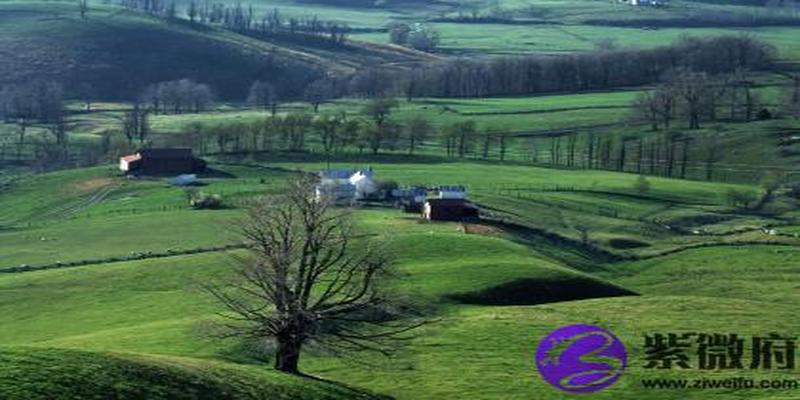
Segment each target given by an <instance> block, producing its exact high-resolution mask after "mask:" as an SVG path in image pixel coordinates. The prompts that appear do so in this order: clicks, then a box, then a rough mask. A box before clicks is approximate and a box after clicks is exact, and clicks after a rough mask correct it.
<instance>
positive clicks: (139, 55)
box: [0, 2, 422, 99]
mask: <svg viewBox="0 0 800 400" xmlns="http://www.w3.org/2000/svg"><path fill="white" fill-rule="evenodd" d="M0 29H2V31H3V34H2V36H0V86H1V85H4V84H11V83H18V82H25V81H29V80H31V79H47V80H54V81H59V82H61V83H62V84H64V86H65V88H66V89H67V92H68V94H71V95H75V94H76V93H77V92H78V88H80V87H81V86H85V85H84V84H87V83H88V84H90V85H91V87H92V92H93V97H97V98H104V99H127V98H130V97H131V96H134V95H136V94H138V93H139V92H140V91H141V90H142V89H143V88H144V87H145V86H146V85H148V84H150V83H154V82H161V81H168V80H175V79H181V78H190V79H193V80H195V81H198V82H203V83H209V84H211V85H212V87H213V88H214V89H215V90H216V92H217V94H218V95H219V96H220V97H222V98H224V99H242V98H244V96H245V94H246V91H247V88H248V87H249V85H250V84H251V83H252V82H253V81H255V80H266V81H271V82H273V83H274V84H275V85H276V86H277V87H278V90H279V92H280V93H282V95H283V96H291V95H296V94H298V93H299V92H300V91H301V90H302V88H303V86H304V85H305V84H306V83H308V82H310V81H313V80H315V79H317V78H319V77H321V76H323V74H326V73H331V72H350V71H352V70H353V69H354V68H356V67H360V66H362V65H375V64H380V63H403V62H413V61H416V60H418V59H420V57H422V55H421V54H417V53H414V52H411V51H405V50H402V49H397V48H395V47H392V46H375V45H368V46H367V45H364V44H361V43H360V42H352V44H350V45H348V46H343V47H341V48H336V49H321V48H313V47H311V46H305V45H303V44H297V43H290V44H282V43H277V42H276V43H269V42H265V41H261V40H256V39H253V38H248V37H244V36H241V35H238V34H234V33H231V32H228V31H224V30H221V29H216V28H209V27H204V26H198V25H190V24H189V23H188V22H173V23H168V22H165V21H163V20H159V19H155V18H152V17H149V16H146V15H144V14H140V13H137V12H134V11H128V10H124V9H121V8H117V7H108V6H103V7H101V6H93V8H92V9H91V10H90V12H89V14H88V17H87V18H86V19H81V18H80V15H79V13H78V10H77V6H75V5H73V4H71V3H20V2H8V3H0ZM376 47H380V48H376Z"/></svg>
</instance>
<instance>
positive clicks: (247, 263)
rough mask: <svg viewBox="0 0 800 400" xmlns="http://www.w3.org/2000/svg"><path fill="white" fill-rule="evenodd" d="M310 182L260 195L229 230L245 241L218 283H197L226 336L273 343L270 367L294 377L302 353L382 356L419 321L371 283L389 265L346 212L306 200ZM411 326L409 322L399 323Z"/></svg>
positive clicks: (300, 181)
mask: <svg viewBox="0 0 800 400" xmlns="http://www.w3.org/2000/svg"><path fill="white" fill-rule="evenodd" d="M313 183H314V182H313V180H312V179H311V178H301V179H298V180H296V181H292V182H290V186H289V188H288V190H287V191H286V194H285V195H282V196H280V198H262V199H260V200H257V201H256V202H255V203H254V204H253V205H252V206H251V207H250V208H249V210H248V213H247V216H246V218H243V219H241V220H239V221H238V223H236V224H235V226H234V229H235V230H236V231H237V232H238V233H240V234H241V235H242V237H243V238H244V239H245V241H246V243H247V244H248V245H249V249H250V251H249V255H248V256H246V257H242V258H240V259H238V260H237V261H238V262H237V263H236V267H235V272H236V274H235V277H234V278H233V279H232V280H231V281H230V282H228V283H227V284H214V285H208V286H206V287H205V288H206V290H207V291H208V292H209V293H210V294H211V295H212V296H213V298H215V299H216V300H218V301H219V302H220V303H221V304H222V305H223V306H224V308H225V310H226V312H225V313H222V314H221V315H222V316H223V317H225V318H226V319H227V322H226V324H225V325H226V327H227V328H228V329H229V330H228V331H227V332H228V334H229V335H232V336H238V337H244V338H248V339H252V340H256V341H261V342H270V343H274V345H275V347H276V352H275V364H274V366H275V368H276V369H278V370H280V371H284V372H289V373H299V365H298V364H299V361H300V355H301V351H302V349H303V347H304V346H305V345H307V344H308V343H310V342H312V341H313V343H315V344H320V345H325V346H329V347H330V348H331V349H334V350H340V351H342V350H344V351H346V350H375V351H379V352H381V353H384V354H388V353H390V352H391V351H392V350H393V349H394V347H395V346H396V345H397V340H401V339H403V338H407V335H404V333H406V332H408V331H410V330H411V329H413V328H415V327H417V326H419V325H421V324H422V323H424V321H420V320H418V319H399V318H398V316H400V315H401V314H402V315H407V314H404V312H400V311H399V309H401V308H402V309H406V307H397V304H396V302H393V301H392V300H391V297H392V296H390V295H389V294H388V293H387V292H386V291H385V289H383V288H384V286H382V285H380V284H379V282H380V281H381V279H382V278H384V277H386V276H387V274H388V272H389V266H390V262H389V259H388V258H387V256H386V255H385V254H384V253H383V252H382V250H381V249H380V247H374V246H372V245H371V244H370V243H367V241H366V238H362V237H358V236H357V235H356V234H355V233H354V231H353V229H352V228H351V226H352V225H351V224H350V222H349V221H350V218H349V214H348V212H347V211H343V210H341V209H335V208H333V207H332V206H331V203H329V202H327V201H325V200H324V199H323V200H322V201H318V199H316V198H315V197H314V196H313V195H312V188H313ZM409 321H413V322H409Z"/></svg>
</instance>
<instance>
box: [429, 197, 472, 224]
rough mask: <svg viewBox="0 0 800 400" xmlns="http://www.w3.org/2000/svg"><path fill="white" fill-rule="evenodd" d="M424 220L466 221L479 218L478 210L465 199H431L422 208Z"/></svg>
mask: <svg viewBox="0 0 800 400" xmlns="http://www.w3.org/2000/svg"><path fill="white" fill-rule="evenodd" d="M422 218H425V219H427V220H431V221H464V220H474V219H477V218H478V209H477V208H476V207H475V206H474V205H472V203H470V202H468V201H466V200H464V199H430V200H428V201H426V202H425V206H424V207H422Z"/></svg>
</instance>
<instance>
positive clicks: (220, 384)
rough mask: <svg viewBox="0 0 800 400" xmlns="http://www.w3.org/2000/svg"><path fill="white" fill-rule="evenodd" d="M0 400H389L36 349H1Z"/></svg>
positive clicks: (137, 358)
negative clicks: (0, 399) (111, 399)
mask: <svg viewBox="0 0 800 400" xmlns="http://www.w3.org/2000/svg"><path fill="white" fill-rule="evenodd" d="M0 398H3V399H27V400H68V399H98V400H99V399H110V398H114V399H149V400H172V399H187V400H189V399H208V400H223V399H231V400H233V399H251V400H289V399H292V400H294V399H297V400H339V399H341V400H351V399H364V400H367V399H386V397H384V396H378V395H373V394H370V393H366V392H361V391H357V390H354V389H350V388H347V387H344V386H340V385H335V384H332V383H328V382H323V381H316V382H315V381H311V380H308V379H302V378H298V377H293V376H289V375H286V374H279V373H275V372H270V371H264V369H263V368H254V367H250V368H248V367H242V366H236V365H232V364H226V363H221V362H214V361H206V360H197V359H189V358H178V357H154V356H143V355H136V354H111V353H90V352H81V351H74V350H58V349H33V348H16V349H8V348H3V349H0Z"/></svg>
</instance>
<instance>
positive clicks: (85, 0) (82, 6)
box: [78, 0, 89, 19]
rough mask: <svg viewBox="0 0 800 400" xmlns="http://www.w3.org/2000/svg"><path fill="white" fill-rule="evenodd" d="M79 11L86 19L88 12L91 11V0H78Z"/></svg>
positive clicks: (82, 17)
mask: <svg viewBox="0 0 800 400" xmlns="http://www.w3.org/2000/svg"><path fill="white" fill-rule="evenodd" d="M78 12H79V13H80V14H81V19H86V14H88V13H89V0H78Z"/></svg>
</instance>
